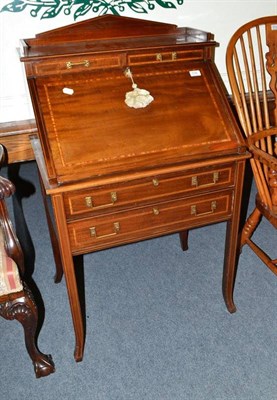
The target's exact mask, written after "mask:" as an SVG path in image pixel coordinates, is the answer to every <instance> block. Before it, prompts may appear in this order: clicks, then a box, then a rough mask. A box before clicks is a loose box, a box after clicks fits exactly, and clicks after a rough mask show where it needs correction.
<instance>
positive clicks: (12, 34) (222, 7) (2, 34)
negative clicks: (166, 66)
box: [0, 0, 277, 123]
mask: <svg viewBox="0 0 277 400" xmlns="http://www.w3.org/2000/svg"><path fill="white" fill-rule="evenodd" d="M10 1H11V0H10ZM7 3H9V0H1V8H2V7H3V5H5V4H7ZM275 14H277V0H230V1H227V0H202V1H201V0H184V4H183V5H181V6H178V8H177V9H164V8H161V7H158V6H156V7H155V9H154V10H153V11H150V12H149V13H148V14H137V13H134V12H132V11H131V10H129V11H125V12H124V13H123V14H122V15H124V16H129V17H134V18H142V19H148V20H155V21H160V22H168V23H174V24H177V25H178V26H189V27H193V28H199V29H202V30H206V31H209V32H212V33H214V34H215V39H216V40H217V41H218V42H219V43H220V48H218V49H217V50H216V63H217V66H218V68H219V71H220V73H221V75H222V77H223V80H224V81H225V82H227V76H226V70H225V50H226V46H227V43H228V40H229V38H230V37H231V35H232V33H233V32H234V31H235V30H236V29H237V28H238V27H239V26H240V25H242V24H243V23H245V22H247V21H250V20H252V19H254V18H258V17H262V16H266V15H275ZM95 16H96V14H93V13H88V14H86V16H85V18H83V19H88V18H92V17H95ZM81 20H82V19H78V20H77V22H79V21H81ZM73 22H74V20H73V16H72V15H68V16H66V15H64V14H61V15H58V16H57V17H56V18H52V19H44V20H41V19H40V18H39V16H38V17H36V18H33V17H32V16H31V15H30V10H27V9H25V10H24V11H22V12H19V13H10V12H2V13H0V60H1V61H0V123H1V122H7V121H15V120H22V119H28V118H33V112H32V106H31V102H30V99H29V95H28V88H27V85H26V80H25V76H24V70H23V65H22V64H21V63H20V61H19V57H18V54H17V51H16V48H17V47H18V45H19V39H21V38H30V37H33V36H34V35H35V34H36V33H39V32H44V31H47V30H50V29H54V28H57V27H60V26H63V25H68V24H71V23H73Z"/></svg>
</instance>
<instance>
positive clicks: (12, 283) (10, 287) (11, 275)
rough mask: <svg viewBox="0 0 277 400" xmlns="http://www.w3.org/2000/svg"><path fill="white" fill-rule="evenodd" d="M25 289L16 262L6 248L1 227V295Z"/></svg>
mask: <svg viewBox="0 0 277 400" xmlns="http://www.w3.org/2000/svg"><path fill="white" fill-rule="evenodd" d="M21 290H23V286H22V282H21V279H20V276H19V272H18V268H17V265H16V263H15V262H14V261H13V259H12V258H10V257H9V256H8V255H7V253H6V250H5V244H4V236H3V232H2V229H0V296H3V295H7V294H10V293H16V292H20V291H21Z"/></svg>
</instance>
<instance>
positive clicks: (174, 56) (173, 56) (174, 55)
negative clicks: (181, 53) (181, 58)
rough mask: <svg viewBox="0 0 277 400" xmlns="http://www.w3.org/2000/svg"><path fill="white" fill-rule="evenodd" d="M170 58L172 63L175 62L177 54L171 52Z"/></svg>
mask: <svg viewBox="0 0 277 400" xmlns="http://www.w3.org/2000/svg"><path fill="white" fill-rule="evenodd" d="M171 58H172V61H174V60H177V53H176V51H173V52H172V54H171Z"/></svg>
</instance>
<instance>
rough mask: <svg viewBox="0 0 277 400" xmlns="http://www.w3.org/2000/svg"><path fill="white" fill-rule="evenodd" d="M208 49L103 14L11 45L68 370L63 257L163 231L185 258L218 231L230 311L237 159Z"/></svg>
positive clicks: (155, 26)
mask: <svg viewBox="0 0 277 400" xmlns="http://www.w3.org/2000/svg"><path fill="white" fill-rule="evenodd" d="M216 45H217V43H216V42H215V41H214V40H213V36H212V35H211V34H209V33H206V32H202V31H199V30H195V29H190V28H177V27H176V26H175V25H171V24H163V23H157V22H149V21H143V20H137V19H131V18H126V17H117V16H111V15H106V16H103V17H99V18H95V19H91V20H87V21H84V22H80V23H77V24H73V25H71V26H69V27H64V28H59V29H56V30H53V31H49V32H46V33H42V34H39V35H37V36H36V37H35V38H34V39H25V40H24V41H22V49H21V51H22V53H21V60H22V61H23V62H24V63H25V69H26V75H27V79H28V84H29V88H30V92H31V97H32V101H33V106H34V111H35V115H36V121H37V126H38V133H39V139H36V140H34V150H35V156H36V159H37V162H38V166H39V170H40V174H41V177H42V186H43V190H44V192H45V204H46V203H47V201H46V198H47V199H49V198H50V199H51V204H52V207H53V213H54V217H55V218H54V219H55V225H52V223H51V218H50V213H49V212H48V209H47V216H48V221H49V227H50V232H51V238H52V243H53V247H54V254H55V258H56V263H57V269H58V280H59V279H60V278H61V275H62V270H63V272H64V275H65V279H66V284H67V290H68V296H69V301H70V306H71V312H72V318H73V324H74V329H75V335H76V347H75V359H76V360H77V361H79V360H81V359H82V357H83V350H84V330H83V321H82V315H81V310H80V302H79V296H78V287H77V283H76V276H75V270H74V261H73V256H75V255H81V254H85V253H88V252H92V251H96V250H100V249H106V248H109V247H112V246H117V245H120V244H126V243H131V242H136V241H139V240H143V239H148V238H152V237H158V236H160V235H165V234H169V233H173V232H179V233H180V237H181V240H182V246H183V249H186V247H187V232H188V229H190V228H194V227H200V226H203V225H208V224H211V223H215V222H221V221H227V234H226V251H225V261H224V270H223V295H224V299H225V302H226V305H227V308H228V310H229V311H230V312H233V311H235V305H234V303H233V293H232V292H233V286H234V275H235V273H234V271H235V264H236V250H237V236H238V224H239V216H240V202H241V193H242V185H243V177H244V166H245V160H246V158H247V153H246V151H245V147H244V142H243V140H242V138H241V135H240V132H239V129H238V127H237V125H236V123H235V121H234V118H233V116H232V113H231V110H230V108H229V104H228V101H227V98H226V93H225V89H224V87H223V84H222V82H221V80H220V77H219V73H218V71H217V68H216V66H215V64H214V49H215V47H216ZM126 93H129V95H130V99H131V101H129V102H128V101H127V103H126V102H125V97H126ZM130 93H131V94H130ZM127 97H128V96H127ZM130 99H129V100H130ZM56 244H58V249H59V251H57V246H56ZM59 260H61V264H62V270H61V266H60V264H59Z"/></svg>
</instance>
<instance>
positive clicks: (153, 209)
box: [152, 207, 160, 215]
mask: <svg viewBox="0 0 277 400" xmlns="http://www.w3.org/2000/svg"><path fill="white" fill-rule="evenodd" d="M152 211H153V214H154V215H159V214H160V210H159V209H158V208H157V207H153V208H152Z"/></svg>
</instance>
